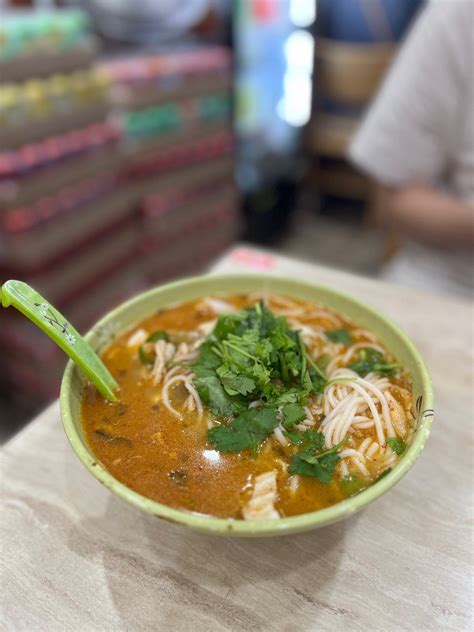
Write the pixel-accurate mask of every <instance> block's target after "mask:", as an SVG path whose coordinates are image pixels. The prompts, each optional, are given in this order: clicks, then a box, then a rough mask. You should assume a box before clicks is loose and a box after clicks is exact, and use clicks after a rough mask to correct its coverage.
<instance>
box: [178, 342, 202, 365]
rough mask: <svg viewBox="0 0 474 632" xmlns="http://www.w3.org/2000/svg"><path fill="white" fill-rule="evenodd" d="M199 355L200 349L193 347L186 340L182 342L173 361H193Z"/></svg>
mask: <svg viewBox="0 0 474 632" xmlns="http://www.w3.org/2000/svg"><path fill="white" fill-rule="evenodd" d="M198 355H199V351H197V350H196V349H191V348H190V347H189V345H188V344H187V343H186V342H181V343H180V344H179V345H178V348H177V349H176V353H175V355H174V358H173V362H180V363H183V362H192V361H193V360H195V359H196V358H197V357H198Z"/></svg>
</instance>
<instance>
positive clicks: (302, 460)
mask: <svg viewBox="0 0 474 632" xmlns="http://www.w3.org/2000/svg"><path fill="white" fill-rule="evenodd" d="M345 441H346V439H343V440H342V441H340V442H339V443H338V444H337V445H335V446H334V447H333V448H331V449H329V450H324V451H322V449H323V446H324V435H323V433H322V432H314V431H311V430H307V431H306V432H304V433H303V437H302V441H301V444H302V449H301V451H300V452H298V454H295V455H294V456H293V457H292V459H291V465H290V468H289V472H290V474H302V475H303V476H312V477H313V478H317V479H318V480H319V481H320V482H321V483H330V482H331V480H332V476H333V474H334V470H335V468H336V465H337V463H338V461H339V455H338V451H339V450H340V448H341V446H342V444H343V443H345Z"/></svg>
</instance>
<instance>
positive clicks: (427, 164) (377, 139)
mask: <svg viewBox="0 0 474 632" xmlns="http://www.w3.org/2000/svg"><path fill="white" fill-rule="evenodd" d="M350 157H351V159H352V160H353V162H354V163H356V164H357V165H358V166H359V167H360V168H361V169H362V170H364V171H366V172H367V173H368V174H370V175H371V176H372V177H374V178H375V179H376V180H378V181H379V182H381V183H382V184H385V185H389V186H397V185H402V184H409V183H423V184H431V185H434V186H437V187H442V188H443V189H445V190H447V191H448V192H450V193H452V194H453V195H455V196H456V197H458V198H460V199H462V200H464V201H466V202H467V203H469V204H474V0H432V1H431V2H430V3H429V4H428V5H427V7H426V8H425V9H424V11H423V12H422V13H421V15H420V16H419V18H418V19H417V21H416V22H415V24H414V26H413V28H412V30H411V32H410V33H409V35H408V38H407V40H406V42H405V44H404V45H403V46H402V48H401V50H400V53H399V55H398V57H397V59H396V60H395V62H394V64H393V66H392V68H391V70H390V72H389V73H388V76H387V78H386V80H385V81H384V83H383V85H382V87H381V90H380V93H379V95H378V96H377V98H376V100H375V102H374V103H373V105H372V106H371V108H370V109H369V112H368V114H367V116H366V118H365V120H364V122H363V124H362V126H361V128H360V129H359V131H358V133H357V135H356V137H355V139H354V142H353V144H352V146H351V148H350ZM473 213H474V206H473ZM472 264H473V259H472V255H471V253H468V252H446V251H441V250H437V249H434V248H429V247H426V246H423V245H421V244H415V243H411V242H410V243H406V244H405V245H404V247H403V248H402V250H401V252H400V254H399V256H398V257H396V258H395V260H394V261H393V263H392V264H391V265H390V266H389V270H387V272H386V275H388V276H389V277H390V278H392V279H394V280H398V281H400V282H402V283H405V284H406V285H413V286H424V287H427V289H430V288H431V289H439V290H441V291H448V292H450V291H451V292H455V293H462V294H471V293H472V289H473V277H474V275H473V268H472Z"/></svg>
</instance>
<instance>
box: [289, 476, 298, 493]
mask: <svg viewBox="0 0 474 632" xmlns="http://www.w3.org/2000/svg"><path fill="white" fill-rule="evenodd" d="M299 484H300V477H299V476H298V474H294V475H293V476H290V477H289V479H288V487H289V488H290V492H291V493H292V494H294V493H295V492H296V491H297V489H298V487H299Z"/></svg>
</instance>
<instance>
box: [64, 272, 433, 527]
mask: <svg viewBox="0 0 474 632" xmlns="http://www.w3.org/2000/svg"><path fill="white" fill-rule="evenodd" d="M256 278H259V277H258V276H256V275H255V274H251V273H250V274H235V273H230V274H216V275H215V274H212V275H201V276H194V277H188V278H185V279H180V280H178V281H173V282H171V283H166V284H164V285H160V286H157V287H154V288H152V289H149V290H147V291H145V292H141V293H140V294H138V295H136V296H134V297H132V298H131V299H129V300H127V301H125V302H123V303H121V304H120V305H118V306H117V307H115V308H114V309H112V310H111V311H109V312H107V313H106V314H105V315H104V316H103V317H102V318H101V319H100V320H99V321H98V322H97V323H95V324H94V325H93V326H92V327H91V329H90V330H89V331H88V332H87V334H86V335H85V338H86V340H88V341H90V340H91V338H93V336H94V335H95V334H96V333H97V330H98V329H99V328H102V327H104V326H105V327H106V326H108V325H109V324H110V323H111V322H113V321H115V320H117V318H119V317H120V314H122V313H123V312H126V311H127V310H128V309H130V308H131V307H132V306H134V305H136V304H138V303H141V302H142V301H143V300H144V299H146V298H151V297H153V296H155V295H158V296H159V294H160V293H162V292H164V291H168V290H179V289H180V288H189V287H193V286H195V287H199V286H201V285H202V284H203V283H205V282H206V281H212V282H213V283H217V284H219V282H221V283H222V286H223V288H225V286H226V282H227V281H231V280H235V279H240V280H241V281H243V282H245V281H246V280H249V281H251V282H252V283H255V279H256ZM266 280H268V282H270V283H272V282H277V283H278V282H282V283H287V284H292V285H295V286H299V287H307V288H310V289H311V290H312V291H314V290H316V291H317V290H318V289H319V290H322V291H324V292H326V293H330V294H332V295H334V296H336V297H339V298H342V299H343V300H345V301H348V302H349V303H352V304H353V305H354V306H356V307H358V308H359V309H362V310H363V311H365V312H366V313H369V314H370V316H372V317H374V318H375V319H377V320H379V321H382V323H383V325H384V327H385V328H388V329H389V330H391V331H392V333H393V334H395V336H396V337H398V338H399V339H401V341H402V342H403V344H404V345H405V347H406V348H407V349H408V351H409V353H410V354H411V355H412V357H413V360H414V363H415V364H416V366H417V369H418V371H419V376H420V384H421V392H422V394H423V397H424V405H425V409H424V411H423V412H421V413H420V417H419V420H418V427H417V430H416V432H415V436H414V437H413V440H412V442H411V443H410V445H409V446H408V449H407V450H406V451H405V453H404V454H403V455H402V457H401V458H400V460H399V461H398V462H397V464H396V465H395V466H394V467H393V468H392V469H391V470H390V471H389V472H388V474H386V475H385V476H383V478H381V479H380V480H378V481H377V482H376V483H373V484H372V485H371V486H370V487H368V488H366V489H365V490H363V491H361V492H359V493H358V494H356V495H354V496H351V497H349V498H346V499H344V500H342V501H339V502H337V503H336V504H334V505H331V506H330V507H326V508H324V509H318V510H316V511H313V512H309V513H304V514H300V515H297V516H289V517H285V518H280V519H278V520H266V521H263V520H262V521H260V520H238V519H234V518H216V517H213V516H207V515H204V514H200V513H194V512H190V511H187V510H183V509H175V508H173V507H170V506H168V505H164V504H162V503H159V502H157V501H154V500H151V499H150V498H147V497H145V496H142V495H141V494H139V493H138V492H135V491H133V490H131V489H130V488H129V487H127V486H126V485H124V484H123V483H121V482H119V481H118V480H117V479H115V478H114V477H113V476H112V474H110V473H109V472H108V471H107V470H106V469H105V468H104V467H102V465H101V464H100V463H99V462H98V459H97V458H96V457H94V455H93V454H92V452H90V451H89V450H88V449H87V448H86V447H85V445H84V444H83V442H82V440H81V438H80V436H79V435H78V432H77V430H76V427H75V425H74V419H73V413H72V408H71V394H72V383H73V380H74V379H75V375H76V374H75V371H77V372H78V371H79V370H78V369H77V367H76V365H75V364H74V363H73V362H72V360H70V361H69V362H68V364H67V366H66V369H65V371H64V375H63V378H62V381H61V393H60V410H61V417H62V421H63V427H64V430H65V432H66V436H67V438H68V440H69V442H70V444H71V446H72V448H73V450H74V452H75V453H76V455H77V456H78V458H79V459H80V461H82V463H83V465H84V466H85V467H86V469H87V470H88V471H89V472H90V473H91V474H92V476H93V477H94V478H96V479H97V480H98V481H99V482H100V483H102V484H103V485H104V486H105V487H107V488H108V489H110V490H111V491H112V492H113V493H115V494H116V495H117V496H119V497H120V498H122V499H123V500H125V501H126V502H128V503H129V504H131V505H133V506H135V507H137V508H139V509H141V510H142V511H145V512H146V513H149V514H152V515H154V516H156V517H158V518H162V519H164V520H167V521H169V522H173V523H177V524H182V525H185V526H187V527H190V528H192V529H194V530H197V531H201V532H206V533H211V534H219V535H236V536H268V535H284V534H290V533H296V532H301V531H306V530H309V529H313V528H317V527H322V526H325V525H328V524H331V523H334V522H338V521H339V520H342V519H344V518H347V517H348V516H350V515H352V514H354V513H356V512H358V511H360V510H361V509H363V508H364V507H366V506H367V505H369V504H370V503H372V502H373V501H374V500H376V499H377V498H379V497H380V496H382V495H383V494H385V493H386V492H388V491H389V490H390V489H391V488H392V487H393V486H394V485H395V484H396V483H398V481H400V480H401V479H402V478H403V477H404V476H405V475H406V474H407V472H408V471H409V470H410V469H411V467H412V466H413V464H414V463H415V461H416V460H417V458H418V457H419V455H420V454H421V452H422V450H423V448H424V445H425V442H426V440H427V438H428V435H429V432H430V428H431V424H432V420H433V415H434V413H433V408H434V403H433V388H432V382H431V378H430V375H429V372H428V369H427V367H426V364H425V362H424V360H423V359H422V357H421V355H420V353H419V352H418V350H417V348H416V347H415V345H414V343H413V342H412V341H411V339H410V338H409V337H408V336H407V334H405V333H404V331H403V330H402V329H401V328H400V327H399V326H398V325H397V324H396V323H394V322H393V321H392V320H391V319H389V318H387V317H386V316H384V315H383V314H381V313H380V312H379V311H378V310H377V309H375V308H374V307H372V306H371V305H369V304H367V303H365V302H363V301H360V300H359V299H356V298H354V297H353V296H351V295H350V294H347V293H345V292H341V291H339V290H337V289H334V288H333V287H330V286H327V285H324V284H320V283H312V282H308V281H300V280H299V279H292V278H291V277H284V276H273V275H272V276H271V277H268V279H267V278H266ZM212 291H216V290H212ZM172 304H173V303H169V305H172ZM175 304H176V302H175ZM145 317H146V315H143V318H145ZM124 331H125V330H124ZM118 333H120V332H118ZM77 375H79V373H77ZM76 379H77V378H76Z"/></svg>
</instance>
